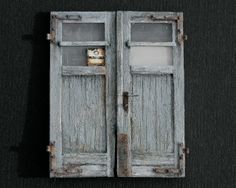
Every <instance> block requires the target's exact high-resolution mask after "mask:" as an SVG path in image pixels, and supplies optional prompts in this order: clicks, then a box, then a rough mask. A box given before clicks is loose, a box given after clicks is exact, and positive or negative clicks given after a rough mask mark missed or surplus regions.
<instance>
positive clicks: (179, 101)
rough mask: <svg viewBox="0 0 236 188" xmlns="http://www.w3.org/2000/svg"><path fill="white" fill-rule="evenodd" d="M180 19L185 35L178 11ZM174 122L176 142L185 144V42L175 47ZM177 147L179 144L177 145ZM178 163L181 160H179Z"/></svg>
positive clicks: (183, 174)
mask: <svg viewBox="0 0 236 188" xmlns="http://www.w3.org/2000/svg"><path fill="white" fill-rule="evenodd" d="M177 15H178V16H179V17H180V21H179V22H177V25H176V28H177V27H178V29H179V35H183V33H184V31H183V13H177ZM173 53H174V59H173V63H174V69H175V73H174V75H173V78H174V93H175V95H174V109H175V110H174V122H175V130H176V131H175V143H179V144H180V143H182V144H183V145H185V135H184V130H185V121H184V120H185V116H184V110H185V108H184V43H183V42H182V43H181V44H180V43H178V46H177V47H176V48H174V51H173ZM176 145H177V144H176ZM176 147H177V146H176ZM175 151H176V152H175V154H176V159H177V158H178V148H176V150H175ZM177 163H178V164H179V163H180V162H179V161H178V160H177ZM184 176H185V166H183V169H182V177H184Z"/></svg>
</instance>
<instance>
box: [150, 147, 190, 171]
mask: <svg viewBox="0 0 236 188" xmlns="http://www.w3.org/2000/svg"><path fill="white" fill-rule="evenodd" d="M186 154H189V148H186V147H185V146H184V144H178V157H179V158H178V165H177V167H176V168H175V167H173V168H172V167H166V168H164V167H159V166H158V167H155V168H153V171H154V172H156V173H158V174H163V175H178V176H180V175H182V174H183V173H184V171H185V155H186Z"/></svg>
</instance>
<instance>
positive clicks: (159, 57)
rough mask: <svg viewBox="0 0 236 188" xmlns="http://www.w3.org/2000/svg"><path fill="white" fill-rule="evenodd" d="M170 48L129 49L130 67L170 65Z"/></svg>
mask: <svg viewBox="0 0 236 188" xmlns="http://www.w3.org/2000/svg"><path fill="white" fill-rule="evenodd" d="M172 56H173V54H172V47H131V49H130V64H131V65H142V66H145V65H147V66H149V65H172V64H173V63H172Z"/></svg>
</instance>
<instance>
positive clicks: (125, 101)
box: [123, 91, 139, 112]
mask: <svg viewBox="0 0 236 188" xmlns="http://www.w3.org/2000/svg"><path fill="white" fill-rule="evenodd" d="M138 96H139V95H129V92H128V91H124V92H123V109H124V111H126V112H128V107H129V97H138Z"/></svg>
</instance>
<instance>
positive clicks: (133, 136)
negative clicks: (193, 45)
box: [117, 12, 185, 177]
mask: <svg viewBox="0 0 236 188" xmlns="http://www.w3.org/2000/svg"><path fill="white" fill-rule="evenodd" d="M117 65H118V66H117V69H118V76H117V81H118V86H117V88H118V89H117V90H118V100H117V101H118V118H117V119H118V120H117V121H118V122H117V123H118V131H117V134H118V135H117V138H118V142H117V148H118V151H117V168H118V169H117V172H118V176H132V177H139V176H141V177H183V176H185V164H184V162H185V155H184V152H183V151H184V143H185V141H184V63H183V14H182V13H172V12H165V13H162V12H118V13H117Z"/></svg>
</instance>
